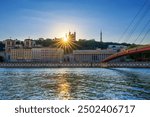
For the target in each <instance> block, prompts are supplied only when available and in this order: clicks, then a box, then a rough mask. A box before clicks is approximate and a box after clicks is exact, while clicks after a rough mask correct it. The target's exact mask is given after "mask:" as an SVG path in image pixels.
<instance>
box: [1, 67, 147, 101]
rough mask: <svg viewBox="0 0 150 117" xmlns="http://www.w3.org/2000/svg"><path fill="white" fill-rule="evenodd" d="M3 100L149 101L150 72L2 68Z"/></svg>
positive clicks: (141, 69) (134, 69)
mask: <svg viewBox="0 0 150 117" xmlns="http://www.w3.org/2000/svg"><path fill="white" fill-rule="evenodd" d="M0 99H1V100H21V99H23V100H87V99H89V100H150V69H145V68H111V69H110V68H109V69H108V68H28V69H27V68H21V69H17V68H0Z"/></svg>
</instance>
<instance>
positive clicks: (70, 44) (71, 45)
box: [56, 37, 78, 53]
mask: <svg viewBox="0 0 150 117" xmlns="http://www.w3.org/2000/svg"><path fill="white" fill-rule="evenodd" d="M56 46H57V47H58V48H62V49H64V51H65V53H70V52H72V50H73V49H75V48H76V47H77V46H78V45H77V44H76V43H75V41H72V40H70V39H68V38H67V37H64V38H62V39H59V40H57V41H56Z"/></svg>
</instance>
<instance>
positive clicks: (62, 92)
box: [57, 78, 71, 100]
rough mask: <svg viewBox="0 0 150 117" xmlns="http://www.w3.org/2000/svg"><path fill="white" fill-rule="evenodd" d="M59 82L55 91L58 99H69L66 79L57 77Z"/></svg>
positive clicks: (68, 86)
mask: <svg viewBox="0 0 150 117" xmlns="http://www.w3.org/2000/svg"><path fill="white" fill-rule="evenodd" d="M59 80H60V81H59V82H60V83H58V86H57V87H58V88H57V92H58V97H59V99H62V100H69V99H71V96H70V93H71V92H70V89H71V87H70V84H69V83H68V82H67V80H66V79H65V78H60V79H59Z"/></svg>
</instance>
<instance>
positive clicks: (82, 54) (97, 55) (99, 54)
mask: <svg viewBox="0 0 150 117" xmlns="http://www.w3.org/2000/svg"><path fill="white" fill-rule="evenodd" d="M114 53H115V51H113V50H109V49H106V50H101V49H97V50H74V51H73V56H74V62H77V63H98V62H101V61H102V60H104V59H105V58H107V57H108V56H110V55H112V54H114Z"/></svg>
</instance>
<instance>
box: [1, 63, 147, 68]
mask: <svg viewBox="0 0 150 117" xmlns="http://www.w3.org/2000/svg"><path fill="white" fill-rule="evenodd" d="M115 67H118V68H150V62H120V63H0V68H115Z"/></svg>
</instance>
